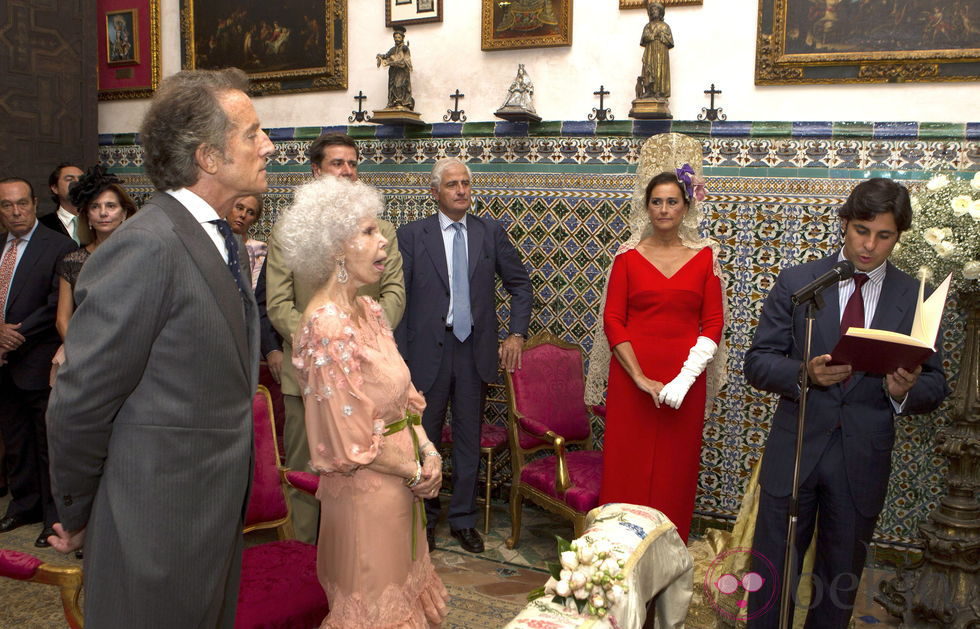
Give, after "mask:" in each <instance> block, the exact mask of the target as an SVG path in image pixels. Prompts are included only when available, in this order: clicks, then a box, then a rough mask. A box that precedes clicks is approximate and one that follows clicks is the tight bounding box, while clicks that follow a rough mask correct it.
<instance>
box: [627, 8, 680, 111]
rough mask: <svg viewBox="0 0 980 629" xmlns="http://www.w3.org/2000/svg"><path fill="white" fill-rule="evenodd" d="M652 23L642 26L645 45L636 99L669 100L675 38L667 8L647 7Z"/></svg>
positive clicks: (641, 41)
mask: <svg viewBox="0 0 980 629" xmlns="http://www.w3.org/2000/svg"><path fill="white" fill-rule="evenodd" d="M647 15H649V16H650V21H649V22H647V25H646V26H644V27H643V35H642V36H641V37H640V45H641V46H643V74H642V75H641V76H639V77H637V81H636V97H637V98H667V97H668V96H670V59H669V53H668V51H669V50H670V49H671V48H673V47H674V36H673V35H672V34H671V32H670V27H669V26H667V23H666V22H664V5H663V4H661V3H660V2H649V3H648V4H647Z"/></svg>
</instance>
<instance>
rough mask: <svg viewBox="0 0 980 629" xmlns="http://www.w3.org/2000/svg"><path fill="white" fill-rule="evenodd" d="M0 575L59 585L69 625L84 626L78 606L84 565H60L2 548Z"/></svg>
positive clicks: (79, 627) (74, 627) (73, 626)
mask: <svg viewBox="0 0 980 629" xmlns="http://www.w3.org/2000/svg"><path fill="white" fill-rule="evenodd" d="M0 576H3V577H8V578H10V579H17V580H18V581H30V582H33V583H44V584H46V585H54V586H57V587H58V590H60V592H61V606H62V607H63V608H64V610H65V620H66V621H68V626H69V627H71V629H82V625H83V621H82V610H81V608H80V607H79V606H78V595H79V593H80V592H81V591H82V567H81V566H78V565H76V566H58V565H54V564H49V563H45V562H43V561H41V560H40V559H38V558H37V557H35V556H34V555H31V554H28V553H22V552H18V551H16V550H0Z"/></svg>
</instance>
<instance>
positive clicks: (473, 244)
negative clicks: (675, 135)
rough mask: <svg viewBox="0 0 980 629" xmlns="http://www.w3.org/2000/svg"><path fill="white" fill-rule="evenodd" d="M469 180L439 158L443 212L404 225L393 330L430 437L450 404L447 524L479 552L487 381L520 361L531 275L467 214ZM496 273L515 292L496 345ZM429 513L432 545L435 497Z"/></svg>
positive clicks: (435, 438)
mask: <svg viewBox="0 0 980 629" xmlns="http://www.w3.org/2000/svg"><path fill="white" fill-rule="evenodd" d="M471 179H472V177H471V174H470V170H469V168H468V167H467V166H466V164H464V163H463V162H461V161H460V160H458V159H456V158H446V159H441V160H439V161H438V162H436V164H435V166H434V167H433V169H432V176H431V179H430V184H431V190H432V195H433V196H434V197H435V199H436V201H437V202H438V204H439V211H438V212H436V213H435V214H434V215H432V216H429V217H427V218H424V219H421V220H418V221H415V222H412V223H408V224H407V225H404V226H402V227H401V228H400V229H399V230H398V247H399V249H400V250H401V252H402V260H403V267H402V270H403V272H404V276H405V292H406V306H405V315H404V317H403V318H402V320H401V323H400V324H399V326H398V329H397V330H396V332H395V337H396V340H397V341H398V348H399V350H400V351H401V353H402V356H404V357H405V362H407V363H408V367H409V369H410V370H411V372H412V382H413V383H414V384H415V387H416V388H417V389H418V390H419V391H420V392H422V394H423V395H424V396H425V401H426V408H425V412H424V413H423V415H422V425H423V427H424V428H425V432H426V435H427V436H428V437H429V440H430V441H432V442H433V443H436V444H438V443H439V442H440V440H441V433H442V425H443V422H444V421H445V416H446V408H447V406H451V408H452V431H453V495H452V499H451V500H450V503H449V513H448V519H449V527H450V531H451V532H452V535H453V537H455V538H456V539H458V540H459V542H460V545H461V546H462V547H463V548H464V549H465V550H467V551H469V552H472V553H480V552H483V539H482V538H481V537H480V534H479V533H478V532H477V531H476V528H475V524H476V480H477V479H476V476H477V469H478V467H479V464H480V425H481V423H482V415H483V404H484V401H485V399H486V387H487V383H489V382H492V381H493V380H495V379H496V378H497V370H498V365H499V366H502V367H503V368H504V369H507V370H510V371H513V370H514V369H517V368H520V360H521V350H522V348H523V344H524V338H525V337H526V335H527V327H528V322H529V321H530V318H531V280H530V278H529V277H528V274H527V270H526V269H525V268H524V264H523V263H522V262H521V260H520V258H519V256H518V254H517V250H516V249H515V248H514V245H513V244H511V242H510V240H509V238H508V237H507V232H506V231H504V228H503V227H502V226H501V225H500V224H499V223H497V222H496V221H494V220H491V219H486V218H482V217H479V216H476V215H474V214H471V213H469V212H468V210H469V209H470V204H471V202H472V198H471V189H470V183H471ZM497 275H499V276H500V279H501V282H502V283H503V286H504V289H506V290H507V292H508V293H510V296H511V301H510V325H509V333H508V336H507V338H506V339H504V340H503V342H500V343H499V344H498V334H497V309H496V300H495V286H494V285H495V276H497ZM498 361H499V362H498ZM426 516H427V518H428V530H427V537H428V542H429V548H430V550H431V549H432V548H433V547H434V545H435V525H436V520H437V518H438V516H439V500H438V498H436V499H433V500H427V501H426Z"/></svg>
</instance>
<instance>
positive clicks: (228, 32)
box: [180, 0, 347, 95]
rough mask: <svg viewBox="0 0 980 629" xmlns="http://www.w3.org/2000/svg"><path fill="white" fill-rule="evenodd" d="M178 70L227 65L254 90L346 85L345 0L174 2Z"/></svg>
mask: <svg viewBox="0 0 980 629" xmlns="http://www.w3.org/2000/svg"><path fill="white" fill-rule="evenodd" d="M180 40H181V67H182V68H183V69H185V70H194V69H218V68H226V67H230V66H234V67H237V68H241V69H242V70H244V71H245V72H246V73H247V74H248V77H249V79H250V81H251V85H250V88H249V89H250V91H251V93H252V94H254V95H262V94H284V93H291V92H313V91H320V90H345V89H347V0H290V1H289V2H279V3H261V2H242V1H241V0H180Z"/></svg>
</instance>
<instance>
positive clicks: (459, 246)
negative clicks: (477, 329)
mask: <svg viewBox="0 0 980 629" xmlns="http://www.w3.org/2000/svg"><path fill="white" fill-rule="evenodd" d="M453 229H455V230H456V235H454V236H453V278H452V288H453V334H454V335H455V336H456V338H457V339H459V342H460V343H462V342H463V341H465V340H466V339H467V338H469V336H470V331H471V330H472V329H473V315H472V314H471V313H470V277H469V265H468V264H467V258H466V239H465V238H464V237H463V224H462V223H453Z"/></svg>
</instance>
